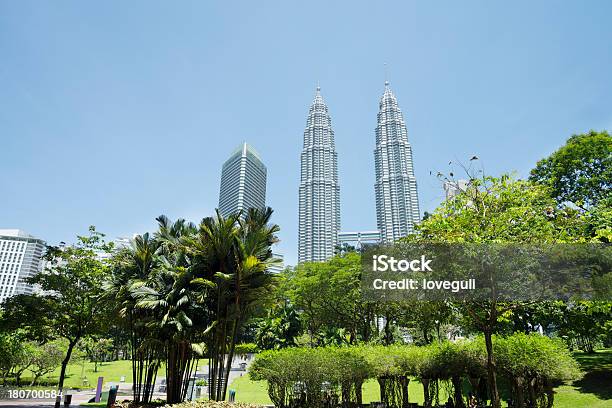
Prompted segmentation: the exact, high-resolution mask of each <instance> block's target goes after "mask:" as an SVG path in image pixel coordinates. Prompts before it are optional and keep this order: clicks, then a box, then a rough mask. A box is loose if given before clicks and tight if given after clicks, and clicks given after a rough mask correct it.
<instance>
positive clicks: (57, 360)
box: [30, 340, 66, 386]
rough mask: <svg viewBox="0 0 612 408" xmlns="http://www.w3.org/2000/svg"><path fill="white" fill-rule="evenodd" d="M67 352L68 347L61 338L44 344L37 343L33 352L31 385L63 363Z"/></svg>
mask: <svg viewBox="0 0 612 408" xmlns="http://www.w3.org/2000/svg"><path fill="white" fill-rule="evenodd" d="M65 353H66V347H65V346H64V344H63V342H62V341H60V340H56V341H50V342H47V343H45V344H43V345H36V347H35V348H34V350H33V353H32V365H31V366H30V371H31V372H32V382H31V383H30V386H34V385H36V383H37V381H38V380H39V379H40V378H42V377H43V376H45V375H47V374H49V373H51V372H52V371H53V370H55V369H56V368H57V367H58V366H59V365H60V364H61V363H62V360H63V358H64V355H65Z"/></svg>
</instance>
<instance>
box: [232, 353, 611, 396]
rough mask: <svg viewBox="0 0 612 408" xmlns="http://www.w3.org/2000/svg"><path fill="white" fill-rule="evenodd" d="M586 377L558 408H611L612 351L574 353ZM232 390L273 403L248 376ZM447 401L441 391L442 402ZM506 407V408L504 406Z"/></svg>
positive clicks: (562, 392) (416, 391)
mask: <svg viewBox="0 0 612 408" xmlns="http://www.w3.org/2000/svg"><path fill="white" fill-rule="evenodd" d="M574 357H575V358H576V360H577V361H578V363H580V366H581V368H582V370H583V371H584V372H585V376H584V377H583V378H582V379H580V380H577V381H574V382H571V383H569V384H565V385H561V386H559V387H557V388H555V392H556V395H555V405H554V406H555V408H582V407H584V408H612V350H600V351H598V352H597V353H595V354H585V353H581V352H577V353H574ZM230 388H233V389H235V390H236V400H237V401H244V402H252V403H258V404H272V402H271V401H270V398H269V397H268V392H267V389H266V383H265V382H264V381H251V380H250V379H249V377H248V375H244V376H242V377H240V378H237V379H236V380H234V382H232V384H231V386H230ZM408 394H409V397H410V402H418V403H420V404H422V403H423V386H422V385H421V383H419V382H418V381H417V380H412V381H410V386H409V391H408ZM446 398H447V394H446V392H445V391H444V390H443V389H442V390H441V392H440V400H441V402H444V401H445V400H446ZM379 400H380V391H379V387H378V382H376V381H375V380H370V381H368V382H366V383H365V384H364V386H363V401H364V402H365V403H367V402H371V401H379ZM504 406H505V405H504Z"/></svg>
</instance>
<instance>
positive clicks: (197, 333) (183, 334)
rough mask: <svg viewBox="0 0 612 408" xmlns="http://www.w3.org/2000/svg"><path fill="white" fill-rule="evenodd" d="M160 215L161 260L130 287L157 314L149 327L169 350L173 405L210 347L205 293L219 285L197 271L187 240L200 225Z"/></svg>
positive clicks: (169, 390) (157, 235)
mask: <svg viewBox="0 0 612 408" xmlns="http://www.w3.org/2000/svg"><path fill="white" fill-rule="evenodd" d="M157 220H158V222H159V229H158V231H157V232H156V233H155V238H156V240H157V241H158V242H159V255H158V262H157V265H156V267H155V268H154V269H153V271H152V273H151V274H149V276H148V278H147V279H144V280H138V281H134V282H133V283H132V285H131V287H130V291H131V293H132V295H133V296H134V298H135V299H137V302H136V304H135V306H136V308H138V309H141V310H147V311H150V312H151V314H152V319H150V320H148V321H147V323H146V327H147V329H148V330H149V333H150V336H151V337H152V338H154V339H156V341H157V342H158V343H159V344H161V345H162V346H163V349H164V351H165V361H166V401H167V403H169V404H171V403H176V402H180V401H182V400H183V399H184V398H185V395H186V392H187V385H188V379H189V378H190V377H191V374H192V372H193V369H194V365H195V364H197V357H198V356H201V355H202V353H203V351H204V348H203V345H202V344H201V343H200V342H198V341H197V340H198V338H200V337H202V336H205V335H207V333H208V331H209V330H211V328H212V327H213V326H212V325H211V326H209V327H203V325H202V322H203V321H204V322H205V320H203V319H201V316H203V315H206V314H207V309H206V307H205V306H206V305H205V302H204V301H205V300H206V296H205V295H203V293H205V292H206V290H207V289H208V288H210V287H214V284H213V283H212V282H209V281H207V280H205V279H203V278H201V277H199V278H196V277H195V276H194V272H193V269H194V268H193V266H192V262H191V258H190V255H189V251H188V246H187V245H186V243H188V242H190V240H192V238H193V234H194V233H195V231H196V229H195V226H194V225H193V224H190V223H186V222H185V221H184V220H177V221H176V222H174V223H172V222H170V220H168V218H167V217H165V216H160V217H158V219H157Z"/></svg>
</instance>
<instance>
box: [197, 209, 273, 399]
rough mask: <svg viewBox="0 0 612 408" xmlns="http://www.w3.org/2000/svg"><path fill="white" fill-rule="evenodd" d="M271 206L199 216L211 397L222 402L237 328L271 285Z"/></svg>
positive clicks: (199, 269) (198, 246)
mask: <svg viewBox="0 0 612 408" xmlns="http://www.w3.org/2000/svg"><path fill="white" fill-rule="evenodd" d="M271 215H272V210H271V209H270V208H267V209H264V210H258V209H249V210H248V211H247V212H246V213H245V214H243V213H236V214H233V215H230V216H229V217H226V218H225V217H223V216H221V215H220V213H219V212H217V214H216V216H215V217H210V218H205V219H204V220H202V223H201V225H200V230H199V234H198V241H197V242H196V243H195V246H194V253H195V254H196V259H197V262H198V273H199V274H201V275H202V276H206V277H208V278H209V279H211V280H214V282H215V284H216V290H215V293H214V295H215V296H214V298H212V297H211V300H212V301H213V303H212V304H211V311H212V310H214V311H215V321H216V329H215V331H214V333H213V335H212V336H211V338H210V339H209V350H210V354H209V358H210V362H209V369H210V387H209V397H210V399H212V400H224V399H225V395H226V392H227V382H228V377H229V372H230V368H231V362H232V359H233V357H234V352H235V345H236V341H237V338H238V335H239V332H240V329H241V327H242V325H243V323H245V322H246V321H247V320H248V319H249V318H250V317H251V313H252V312H253V310H254V307H255V306H256V305H257V304H259V303H260V302H261V300H262V299H264V295H265V293H267V292H268V291H269V290H270V288H271V287H272V285H273V283H274V279H273V277H272V275H271V273H270V272H269V267H270V266H271V264H272V263H274V262H275V260H273V259H272V250H271V245H272V244H273V243H275V242H276V241H277V237H276V233H277V232H278V230H279V228H278V226H277V225H274V224H270V217H271Z"/></svg>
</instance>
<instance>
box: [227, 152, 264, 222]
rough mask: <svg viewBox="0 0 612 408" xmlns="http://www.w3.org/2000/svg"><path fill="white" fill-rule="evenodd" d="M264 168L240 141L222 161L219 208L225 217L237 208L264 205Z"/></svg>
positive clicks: (244, 209) (258, 159) (246, 208)
mask: <svg viewBox="0 0 612 408" xmlns="http://www.w3.org/2000/svg"><path fill="white" fill-rule="evenodd" d="M266 177H267V169H266V166H265V165H264V164H263V162H262V161H261V158H260V157H259V154H257V152H256V151H255V149H253V147H252V146H250V145H248V144H247V143H243V144H242V145H240V146H239V147H238V148H237V149H236V150H235V151H234V152H233V153H232V155H231V156H230V157H229V159H227V161H226V162H225V163H224V164H223V169H222V170H221V188H220V191H219V212H220V213H221V215H223V216H224V217H227V216H228V215H230V214H233V213H236V212H238V211H240V210H242V211H246V210H248V209H249V208H264V207H265V206H266Z"/></svg>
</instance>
